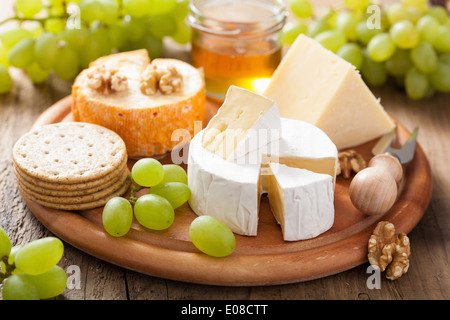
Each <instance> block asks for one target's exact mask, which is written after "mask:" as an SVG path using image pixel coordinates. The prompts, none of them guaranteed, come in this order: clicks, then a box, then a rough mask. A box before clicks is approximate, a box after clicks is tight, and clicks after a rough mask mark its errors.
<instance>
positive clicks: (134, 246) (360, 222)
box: [24, 97, 432, 286]
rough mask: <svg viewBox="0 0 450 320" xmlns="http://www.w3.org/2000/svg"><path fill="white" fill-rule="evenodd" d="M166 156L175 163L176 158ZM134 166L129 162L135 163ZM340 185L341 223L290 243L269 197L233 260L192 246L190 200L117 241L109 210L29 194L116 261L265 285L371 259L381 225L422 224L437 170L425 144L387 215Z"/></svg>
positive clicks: (168, 273)
mask: <svg viewBox="0 0 450 320" xmlns="http://www.w3.org/2000/svg"><path fill="white" fill-rule="evenodd" d="M70 105H71V98H70V97H67V98H65V99H63V100H61V101H59V102H58V103H56V104H55V105H53V106H51V107H50V108H48V109H47V110H46V111H45V112H44V113H42V115H41V116H40V117H39V118H38V119H37V121H36V122H35V124H34V126H33V127H35V126H39V125H43V124H49V123H55V122H61V121H71V111H70ZM207 107H208V118H210V117H211V116H212V115H214V114H215V113H216V111H217V108H218V104H217V103H214V102H211V101H208V106H207ZM394 121H395V119H394ZM396 122H397V124H398V128H397V133H396V141H397V142H398V143H400V144H402V143H403V142H404V141H405V140H406V139H407V138H408V136H409V134H410V133H409V132H408V131H407V130H406V129H405V128H404V127H403V126H402V125H401V124H400V123H398V121H396ZM375 143H376V141H372V142H369V143H367V144H364V145H361V146H359V147H357V148H354V149H355V150H356V151H357V152H359V153H361V154H362V155H363V156H364V157H365V159H366V160H369V159H370V158H371V157H372V155H371V149H372V146H373V145H374V144H375ZM159 160H160V161H161V162H162V163H170V156H167V157H165V158H162V159H159ZM133 163H134V161H133V160H130V161H129V167H130V168H131V167H132V165H133ZM185 168H186V167H185ZM336 182H337V183H336V190H335V221H334V224H333V226H332V228H331V229H330V230H328V231H327V232H325V233H324V234H322V235H320V236H318V237H316V238H314V239H310V240H303V241H297V242H285V241H284V240H283V238H282V234H281V229H280V227H279V225H278V224H277V223H276V221H275V219H274V217H273V216H272V213H271V210H270V206H269V203H268V200H267V197H265V196H263V197H262V201H261V212H260V219H259V225H258V235H257V236H256V237H247V236H240V235H236V249H235V251H234V252H233V253H232V254H231V255H230V256H228V257H225V258H213V257H209V256H207V255H205V254H203V253H201V252H200V251H198V250H197V249H196V248H195V247H194V245H193V244H192V243H191V241H190V239H189V235H188V228H189V225H190V223H191V221H192V220H193V219H194V218H195V217H196V215H195V213H194V212H193V211H192V210H191V209H190V208H189V205H188V204H185V205H183V206H182V207H180V208H178V209H177V210H176V217H175V222H174V224H173V225H172V226H171V227H170V228H168V229H167V230H163V231H153V230H148V229H145V228H144V227H142V226H141V225H139V224H138V223H137V222H136V221H135V222H134V223H133V225H132V229H131V230H130V232H129V233H128V234H127V235H126V236H124V237H122V238H115V237H112V236H110V235H108V234H107V233H106V232H105V230H104V228H103V226H102V219H101V215H102V208H97V209H95V210H88V211H80V212H74V211H61V210H53V209H49V208H45V207H43V206H41V205H39V204H37V203H35V202H33V201H30V200H29V199H27V198H24V199H25V201H26V203H27V205H28V207H29V208H30V210H31V211H32V212H33V214H34V215H35V216H36V217H37V218H38V219H39V220H40V221H41V223H42V224H43V225H44V226H45V227H47V228H48V229H49V230H50V231H51V232H53V233H54V234H55V235H56V236H58V237H60V238H61V239H63V240H64V241H66V242H67V243H70V244H71V245H73V246H75V247H77V248H78V249H80V250H82V251H84V252H86V253H88V254H90V255H92V256H95V257H97V258H99V259H102V260H105V261H108V262H110V263H113V264H115V265H118V266H121V267H124V268H127V269H130V270H134V271H137V272H140V273H143V274H148V275H151V276H156V277H161V278H166V279H172V280H178V281H184V282H192V283H199V284H210V285H224V286H256V285H258V286H261V285H277V284H285V283H293V282H301V281H307V280H312V279H316V278H320V277H324V276H328V275H332V274H336V273H339V272H342V271H345V270H348V269H351V268H353V267H356V266H358V265H360V264H363V263H368V262H367V242H368V239H369V237H370V235H371V233H372V231H373V229H374V228H375V226H376V224H377V222H378V221H381V220H388V221H390V222H392V223H393V224H394V225H395V228H396V231H397V232H405V233H408V232H410V231H411V230H412V229H413V228H414V226H415V225H416V224H417V223H418V222H419V221H420V219H421V218H422V216H423V214H424V212H425V211H426V209H427V207H428V205H429V202H430V199H431V191H432V177H431V170H430V166H429V164H428V161H427V158H426V156H425V154H424V152H423V150H422V149H421V147H420V145H417V148H416V152H415V156H414V159H413V161H412V162H411V163H409V164H408V165H407V166H406V168H405V174H404V179H403V181H402V182H401V184H400V189H401V192H400V193H399V197H398V199H397V202H396V203H395V205H394V206H393V207H392V209H391V210H390V211H389V212H387V213H386V214H384V215H382V216H366V215H363V214H362V213H360V212H359V211H358V210H357V209H355V208H354V207H353V205H352V203H351V201H350V198H349V195H348V187H349V184H350V180H346V179H344V178H342V177H341V176H338V178H337V181H336ZM143 191H144V192H145V190H143Z"/></svg>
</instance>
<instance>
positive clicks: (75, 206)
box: [19, 179, 131, 211]
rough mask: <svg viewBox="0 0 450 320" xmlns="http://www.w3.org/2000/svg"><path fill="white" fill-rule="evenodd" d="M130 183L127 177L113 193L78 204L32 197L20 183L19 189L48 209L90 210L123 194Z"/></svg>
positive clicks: (24, 195)
mask: <svg viewBox="0 0 450 320" xmlns="http://www.w3.org/2000/svg"><path fill="white" fill-rule="evenodd" d="M130 185H131V181H130V180H129V179H126V180H125V183H124V184H123V185H122V186H121V187H120V189H119V190H117V191H116V192H114V193H113V194H111V195H109V196H107V197H104V198H102V199H99V200H97V201H93V202H86V203H79V204H61V203H51V202H46V201H43V200H39V199H37V198H35V197H33V196H32V195H29V194H27V193H26V191H25V190H23V189H22V188H21V186H20V185H19V190H20V192H21V193H22V196H23V197H25V198H27V199H30V200H31V201H34V202H36V203H38V204H40V205H42V206H44V207H47V208H50V209H57V210H65V211H82V210H90V209H94V208H98V207H102V206H104V205H105V204H106V203H107V202H108V200H110V199H112V198H114V197H120V196H123V195H124V194H125V193H126V192H127V191H128V189H129V188H130Z"/></svg>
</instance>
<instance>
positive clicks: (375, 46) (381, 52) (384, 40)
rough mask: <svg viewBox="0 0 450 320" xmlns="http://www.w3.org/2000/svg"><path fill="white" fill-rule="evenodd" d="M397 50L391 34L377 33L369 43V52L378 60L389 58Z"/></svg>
mask: <svg viewBox="0 0 450 320" xmlns="http://www.w3.org/2000/svg"><path fill="white" fill-rule="evenodd" d="M394 52H395V43H394V41H392V39H391V36H390V35H389V34H388V33H386V32H383V33H380V34H377V35H376V36H375V37H373V38H372V39H371V40H370V41H369V44H368V45H367V54H368V55H369V57H370V59H372V60H373V61H376V62H382V61H386V60H388V59H389V58H390V57H392V55H393V54H394Z"/></svg>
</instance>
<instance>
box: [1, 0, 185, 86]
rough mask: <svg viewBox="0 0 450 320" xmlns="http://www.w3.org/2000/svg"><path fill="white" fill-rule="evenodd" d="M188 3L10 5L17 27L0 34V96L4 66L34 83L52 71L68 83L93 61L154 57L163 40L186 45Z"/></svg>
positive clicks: (79, 0)
mask: <svg viewBox="0 0 450 320" xmlns="http://www.w3.org/2000/svg"><path fill="white" fill-rule="evenodd" d="M188 5H189V0H47V1H45V0H16V2H15V11H16V16H14V17H10V18H8V19H6V20H4V21H3V22H0V25H1V24H2V23H4V22H9V21H11V20H14V21H16V22H18V24H17V25H14V26H13V27H10V28H8V29H6V30H5V31H3V32H1V33H0V94H1V93H5V92H8V91H10V90H11V87H12V85H13V81H12V79H11V76H10V72H9V69H8V68H9V67H10V66H12V67H16V68H20V69H22V70H25V72H26V73H27V74H28V76H29V77H30V79H31V80H32V81H33V82H34V83H41V82H44V81H45V80H46V79H47V78H48V77H49V75H50V74H51V73H52V72H53V73H54V74H55V75H56V76H57V77H58V78H60V79H63V80H72V79H73V78H74V77H75V76H76V75H77V74H78V73H79V71H80V70H81V69H83V68H86V67H88V65H89V63H90V62H91V61H93V60H95V59H96V58H98V57H101V56H104V55H108V54H111V53H114V52H121V51H129V50H135V49H143V48H145V49H147V51H148V53H149V55H150V57H151V58H156V57H159V56H160V55H161V54H162V50H163V38H165V37H171V38H172V39H173V40H174V41H176V42H177V43H180V44H186V43H188V42H189V40H190V32H191V30H190V28H189V26H188V25H187V23H186V21H185V18H186V17H187V14H188Z"/></svg>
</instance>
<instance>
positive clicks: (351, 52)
mask: <svg viewBox="0 0 450 320" xmlns="http://www.w3.org/2000/svg"><path fill="white" fill-rule="evenodd" d="M336 54H337V55H338V56H340V57H341V58H342V59H344V60H346V61H348V62H350V63H351V64H352V65H354V66H355V68H356V69H359V68H361V65H362V62H363V59H364V57H363V54H362V49H361V47H360V46H359V45H358V44H357V43H346V44H344V45H343V46H342V47H340V48H339V50H338V51H337V52H336Z"/></svg>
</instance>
